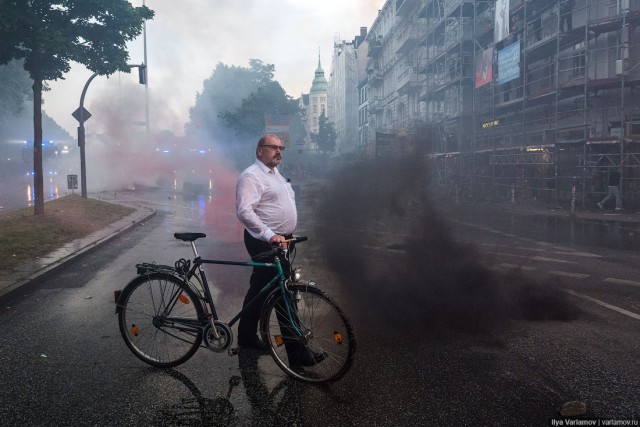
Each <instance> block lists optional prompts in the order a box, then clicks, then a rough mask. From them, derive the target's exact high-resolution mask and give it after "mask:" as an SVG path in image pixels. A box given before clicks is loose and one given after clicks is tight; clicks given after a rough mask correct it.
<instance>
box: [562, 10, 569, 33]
mask: <svg viewBox="0 0 640 427" xmlns="http://www.w3.org/2000/svg"><path fill="white" fill-rule="evenodd" d="M565 22H566V23H567V30H566V31H571V30H572V25H571V10H565V11H562V10H561V11H560V31H565V29H564V23H565Z"/></svg>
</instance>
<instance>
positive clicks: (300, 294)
mask: <svg viewBox="0 0 640 427" xmlns="http://www.w3.org/2000/svg"><path fill="white" fill-rule="evenodd" d="M174 237H175V238H176V239H178V240H182V241H184V242H189V243H190V245H191V248H192V250H193V254H194V258H193V260H185V259H184V258H181V259H179V260H178V261H176V262H175V264H174V266H173V267H172V266H168V265H158V264H155V263H142V264H137V265H136V269H137V274H138V275H137V276H136V277H135V278H134V279H132V280H131V281H130V282H129V283H128V284H127V285H126V286H125V287H124V288H123V289H122V290H118V291H115V295H114V297H115V301H116V313H117V314H118V324H119V328H120V333H121V335H122V337H123V339H124V341H125V343H126V345H127V347H128V348H129V349H130V350H131V351H132V352H133V354H135V355H136V356H137V357H138V358H139V359H141V360H142V361H144V362H146V363H148V364H150V365H152V366H156V367H160V368H171V367H175V366H178V365H180V364H182V363H184V362H186V361H187V360H189V358H191V356H193V355H194V354H195V352H196V351H197V350H198V348H200V347H201V346H202V347H205V348H208V349H209V350H212V351H214V352H224V351H227V352H228V354H229V356H233V355H235V354H237V352H238V349H237V348H231V345H232V343H233V333H232V330H231V327H232V326H233V325H234V324H235V323H236V322H237V321H238V320H239V319H240V318H241V316H242V314H243V313H244V312H245V311H246V310H247V309H248V307H250V306H253V305H254V304H256V301H258V299H259V298H260V297H264V296H265V295H267V297H266V299H265V300H264V303H263V304H262V311H261V315H260V322H259V331H258V332H259V334H260V335H261V338H262V340H263V341H264V342H265V343H267V344H268V346H269V352H270V354H271V356H272V357H273V359H274V360H275V362H276V364H277V365H278V366H279V367H280V368H281V369H282V370H283V371H285V372H286V373H287V374H288V375H290V376H291V377H293V378H295V379H297V380H301V381H305V382H310V383H326V382H332V381H336V380H338V379H340V378H341V377H342V376H344V374H345V373H346V372H347V371H348V370H349V368H350V367H351V364H352V363H353V359H354V357H355V350H356V341H355V336H354V331H353V328H352V326H351V324H350V322H349V321H348V320H347V318H346V317H345V315H344V314H343V312H342V310H341V309H340V308H339V307H338V305H337V304H336V303H335V302H334V301H333V300H332V299H331V298H330V297H329V296H328V295H327V294H326V293H325V292H323V291H321V290H320V289H319V288H318V287H317V286H316V283H315V282H313V281H304V280H301V279H300V270H299V269H298V268H292V269H291V271H290V272H285V271H283V268H282V264H281V261H280V257H283V256H289V255H290V254H289V251H288V250H287V249H283V248H280V247H279V246H276V247H274V248H273V249H271V250H270V251H267V252H264V253H262V254H259V255H257V256H255V257H253V258H252V261H250V262H245V261H225V260H216V259H203V258H201V257H200V255H199V254H198V249H197V247H196V243H195V242H196V240H197V239H199V238H204V237H206V234H204V233H175V234H174ZM305 240H307V238H306V237H302V236H300V237H294V238H292V239H290V240H288V241H287V242H288V243H290V244H295V243H300V242H303V241H305ZM289 259H291V257H289ZM260 260H262V261H260ZM204 264H217V265H236V266H245V267H267V268H273V269H275V270H276V271H277V274H276V276H275V277H274V278H273V280H271V281H270V282H269V283H268V284H267V285H265V287H264V288H263V289H262V290H261V291H260V292H259V294H258V295H257V296H256V297H254V298H253V299H252V300H251V301H249V302H248V303H247V305H246V306H245V307H244V308H243V309H242V310H241V311H240V312H238V313H237V314H236V315H235V316H234V317H233V318H232V319H231V320H230V321H229V322H228V323H224V322H222V321H221V320H219V319H218V315H217V312H216V307H215V304H214V302H213V298H212V295H211V292H210V290H209V282H208V281H207V277H206V275H205V271H204V269H203V268H202V266H203V265H204ZM294 347H295V348H297V349H302V351H308V352H309V355H318V354H322V356H323V357H322V359H323V360H321V361H319V362H318V363H316V364H315V365H313V366H305V367H302V366H296V365H295V361H290V360H289V354H288V352H287V349H289V352H292V350H291V349H292V348H294ZM293 356H294V357H295V356H296V355H295V354H293ZM298 356H299V355H298ZM290 362H291V363H290Z"/></svg>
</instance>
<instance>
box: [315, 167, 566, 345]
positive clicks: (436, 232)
mask: <svg viewBox="0 0 640 427" xmlns="http://www.w3.org/2000/svg"><path fill="white" fill-rule="evenodd" d="M428 176H429V175H428V171H427V170H426V168H425V167H424V165H423V163H422V162H421V161H420V159H419V158H417V157H414V158H404V159H397V160H390V159H385V160H384V161H376V162H369V163H359V164H354V165H350V166H349V167H345V168H342V169H340V170H338V171H336V172H335V173H334V174H333V175H332V176H331V178H330V179H329V180H328V182H327V184H326V186H324V187H323V190H322V191H321V192H320V194H319V196H318V198H317V199H316V203H317V205H316V206H315V208H316V213H317V215H318V218H319V220H318V221H317V223H318V224H322V225H319V226H318V227H319V229H318V230H316V235H318V236H322V252H321V257H322V259H323V261H326V264H327V266H328V268H329V269H330V270H331V271H332V272H333V273H334V274H335V276H336V277H337V278H338V280H339V282H340V286H341V289H342V290H343V291H344V292H346V293H347V295H348V304H349V305H353V307H356V306H357V310H358V312H359V313H361V314H362V315H363V316H364V317H365V320H366V323H367V324H368V325H369V326H372V327H376V328H378V329H379V330H381V331H382V330H389V331H396V332H397V331H402V332H403V333H410V332H412V331H413V332H415V333H424V332H425V331H431V332H434V333H438V332H443V331H447V330H458V331H462V332H488V331H492V330H494V329H495V328H496V327H498V326H502V325H505V323H506V321H507V320H510V319H525V320H570V319H573V318H575V317H576V315H577V311H576V309H575V308H574V307H572V306H571V304H569V302H568V298H567V297H566V296H565V294H564V293H562V292H561V291H558V290H557V289H558V287H557V286H555V285H554V284H553V283H537V282H535V281H534V280H532V279H530V278H528V277H525V276H524V275H523V274H522V273H521V272H520V271H511V272H508V273H507V274H499V273H496V272H494V271H493V270H489V269H488V268H487V267H485V265H483V263H482V262H481V254H480V253H479V251H478V250H477V249H476V248H474V247H471V246H468V245H463V244H461V243H459V242H456V241H455V240H454V239H453V238H452V236H451V234H450V228H449V226H448V223H447V220H446V219H445V218H444V217H443V215H442V213H441V211H440V210H439V209H438V208H437V207H436V204H435V203H434V199H433V197H432V196H431V195H430V194H429V191H428V188H429V187H428V185H427V182H428ZM354 304H355V305H354Z"/></svg>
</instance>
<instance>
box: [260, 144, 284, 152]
mask: <svg viewBox="0 0 640 427" xmlns="http://www.w3.org/2000/svg"><path fill="white" fill-rule="evenodd" d="M260 147H269V148H271V149H272V150H273V151H276V150H280V151H284V149H285V147H283V146H282V145H270V144H262V145H261V146H260Z"/></svg>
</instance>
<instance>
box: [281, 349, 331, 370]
mask: <svg viewBox="0 0 640 427" xmlns="http://www.w3.org/2000/svg"><path fill="white" fill-rule="evenodd" d="M328 356H329V355H328V354H327V353H325V352H324V351H323V352H322V353H316V352H314V351H308V350H305V351H304V352H302V353H300V354H298V355H297V356H296V357H291V358H289V365H290V366H292V367H295V366H299V367H305V366H314V365H317V364H318V363H320V362H322V361H323V360H324V359H326V358H327V357H328Z"/></svg>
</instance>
